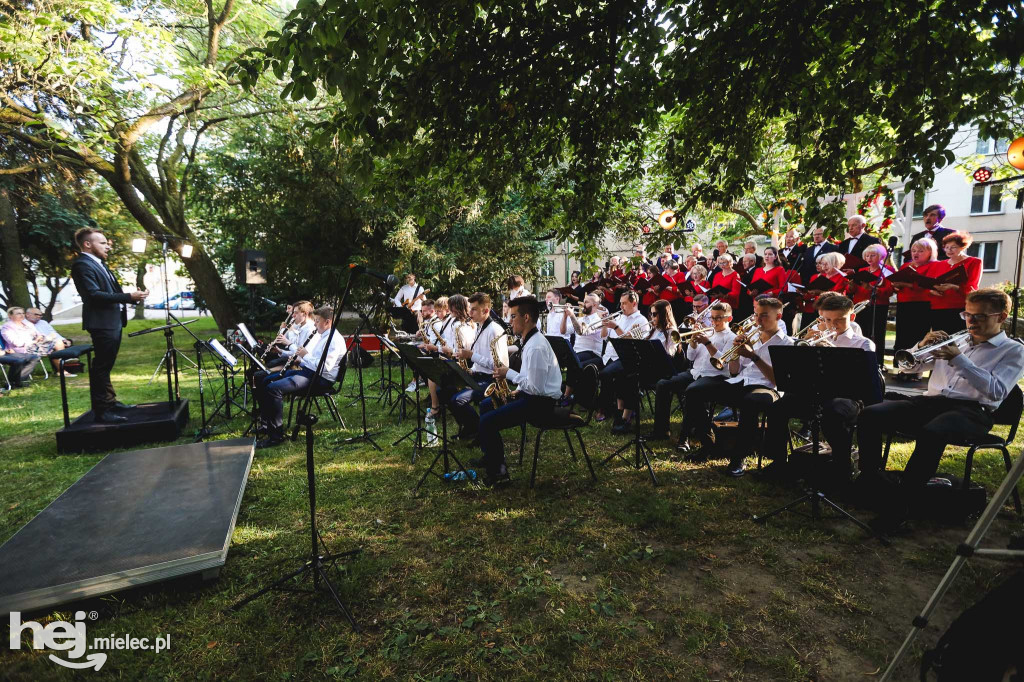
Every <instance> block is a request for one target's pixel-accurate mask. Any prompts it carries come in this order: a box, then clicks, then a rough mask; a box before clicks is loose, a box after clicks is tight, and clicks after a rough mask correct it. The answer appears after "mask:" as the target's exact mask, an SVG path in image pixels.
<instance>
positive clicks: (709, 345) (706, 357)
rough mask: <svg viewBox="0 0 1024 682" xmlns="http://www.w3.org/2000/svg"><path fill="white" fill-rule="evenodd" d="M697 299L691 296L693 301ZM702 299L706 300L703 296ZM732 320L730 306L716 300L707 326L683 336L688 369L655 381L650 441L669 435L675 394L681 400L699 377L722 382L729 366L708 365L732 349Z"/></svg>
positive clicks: (734, 336) (680, 439)
mask: <svg viewBox="0 0 1024 682" xmlns="http://www.w3.org/2000/svg"><path fill="white" fill-rule="evenodd" d="M696 302H697V299H696V298H694V303H696ZM704 302H705V303H706V302H707V298H706V297H705V299H704ZM731 321H732V306H731V305H729V304H728V303H716V304H714V305H713V306H711V314H710V325H711V329H709V330H707V331H705V332H703V333H700V334H693V335H691V336H690V337H688V338H687V339H685V347H686V359H687V360H689V361H690V369H688V370H686V371H685V372H680V373H679V374H676V375H675V376H672V377H669V378H667V379H662V380H661V381H659V382H658V383H657V384H656V385H655V388H654V395H655V399H654V432H653V434H652V436H651V437H652V438H653V439H654V440H667V439H668V438H669V437H670V434H669V423H668V422H669V415H670V414H671V412H672V399H673V397H675V396H678V397H679V401H680V403H682V401H683V393H684V391H686V389H687V387H689V386H690V385H691V384H693V383H694V382H695V381H697V380H700V379H707V380H708V381H714V382H723V381H725V380H726V379H727V378H728V376H729V368H728V367H723V368H722V369H715V368H714V367H713V366H712V365H711V358H713V357H717V356H719V355H720V354H721V353H723V352H725V351H726V350H728V349H729V348H732V341H733V339H735V338H736V334H734V333H733V332H732V330H731V329H729V323H730V322H731ZM686 436H687V432H686V429H685V428H684V429H683V431H682V433H680V436H679V442H680V443H685V442H686Z"/></svg>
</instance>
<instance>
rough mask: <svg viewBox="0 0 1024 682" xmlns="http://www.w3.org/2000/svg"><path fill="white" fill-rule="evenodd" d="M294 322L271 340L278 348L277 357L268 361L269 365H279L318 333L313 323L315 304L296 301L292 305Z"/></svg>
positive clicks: (276, 348)
mask: <svg viewBox="0 0 1024 682" xmlns="http://www.w3.org/2000/svg"><path fill="white" fill-rule="evenodd" d="M291 308H292V312H291V317H292V324H291V326H290V327H289V328H288V329H286V330H285V332H284V334H278V335H277V337H276V338H275V339H274V340H273V341H272V342H271V343H272V344H273V346H274V348H275V350H277V357H275V358H273V359H272V360H270V361H269V362H267V363H266V364H267V367H279V366H281V365H283V364H285V363H286V362H288V360H290V359H291V357H292V356H293V355H295V353H296V351H298V350H299V349H300V348H302V346H303V344H305V343H306V340H307V339H309V337H310V336H312V335H313V334H315V333H316V325H315V324H314V323H313V304H312V303H310V302H309V301H296V302H295V303H293V304H292V306H291Z"/></svg>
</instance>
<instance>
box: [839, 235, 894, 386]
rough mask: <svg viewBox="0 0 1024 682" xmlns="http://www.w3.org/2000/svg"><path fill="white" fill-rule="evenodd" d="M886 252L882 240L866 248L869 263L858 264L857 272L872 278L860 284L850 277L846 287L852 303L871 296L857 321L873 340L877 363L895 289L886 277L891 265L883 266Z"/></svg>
mask: <svg viewBox="0 0 1024 682" xmlns="http://www.w3.org/2000/svg"><path fill="white" fill-rule="evenodd" d="M887 255H888V251H886V249H885V247H884V246H882V245H881V244H871V245H870V246H868V247H867V248H865V249H864V260H865V261H867V263H868V266H867V267H866V268H861V269H860V272H867V273H869V274H870V275H872V276H874V277H875V279H874V280H873V281H871V282H865V283H863V284H858V283H857V282H854V281H852V280H851V281H850V288H849V295H850V297H851V298H853V302H854V303H862V302H864V301H867V300H868V299H869V298H870V299H871V302H870V303H869V304H868V307H867V308H865V309H864V312H862V313H860V314H859V315H857V321H858V322H860V326H861V328H862V329H864V330H866V331H867V332H868V334H870V338H871V340H872V341H874V342H875V355H877V356H878V365H879V367H881V366H882V364H883V363H884V362H885V330H886V324H887V323H888V321H889V299H891V298H892V295H893V293H894V292H895V291H896V290H895V289H894V288H893V286H892V283H890V282H889V280H887V279H886V277H888V276H889V275H891V274H893V271H892V269H891V268H888V267H886V266H885V257H886V256H887ZM872 291H873V292H874V294H873V295H872Z"/></svg>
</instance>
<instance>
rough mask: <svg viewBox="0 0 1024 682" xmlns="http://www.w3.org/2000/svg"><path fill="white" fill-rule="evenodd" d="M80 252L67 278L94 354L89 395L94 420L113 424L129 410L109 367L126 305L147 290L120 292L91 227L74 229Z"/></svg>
mask: <svg viewBox="0 0 1024 682" xmlns="http://www.w3.org/2000/svg"><path fill="white" fill-rule="evenodd" d="M75 243H76V244H77V245H78V248H79V250H80V251H81V253H80V254H79V255H78V258H76V259H75V260H74V261H73V262H72V263H71V277H72V279H74V280H75V287H76V288H77V289H78V294H79V296H81V297H82V329H85V330H86V331H87V332H89V336H90V337H92V345H93V351H94V356H93V360H92V362H91V363H90V368H89V396H90V398H91V399H92V411H93V416H94V419H95V420H96V421H97V422H101V423H105V424H117V423H119V422H123V421H127V418H126V417H124V416H122V415H120V414H117V410H126V409H129V406H128V405H125V404H124V403H121V402H118V400H117V394H116V393H114V387H113V386H112V385H111V384H110V370H111V369H113V367H114V362H115V361H117V352H118V350H120V348H121V329H122V328H124V327H125V326H127V325H128V311H127V308H126V305H127V304H129V303H132V304H134V303H136V302H138V301H142V300H144V299H145V298H146V297H147V296H149V292H148V291H133V292H132V293H130V294H126V293H124V290H123V289H121V285H120V284H118V283H117V278H116V277H114V273H112V272H111V271H110V268H108V267H107V263H106V260H107V253H108V252H109V251H110V243H109V242H108V241H107V238H106V237H104V236H103V233H102V232H100V231H99V230H97V229H95V228H92V227H83V228H82V229H80V230H78V231H77V232H75Z"/></svg>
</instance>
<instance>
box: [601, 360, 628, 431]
mask: <svg viewBox="0 0 1024 682" xmlns="http://www.w3.org/2000/svg"><path fill="white" fill-rule="evenodd" d="M625 377H626V370H625V369H624V368H623V367H622V362H620V361H619V360H612V361H611V362H609V363H608V364H607V365H605V366H604V369H602V370H601V394H600V396H599V398H598V405H599V406H600V408H601V411H602V412H603V413H604V415H605V416H606V417H607V416H611V413H612V412H614V411H615V398H616V396H617V395H618V385H619V382H620V381H622V380H623V379H624V378H625Z"/></svg>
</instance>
